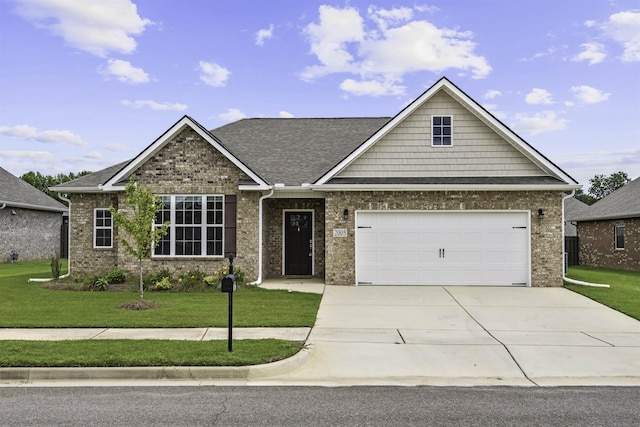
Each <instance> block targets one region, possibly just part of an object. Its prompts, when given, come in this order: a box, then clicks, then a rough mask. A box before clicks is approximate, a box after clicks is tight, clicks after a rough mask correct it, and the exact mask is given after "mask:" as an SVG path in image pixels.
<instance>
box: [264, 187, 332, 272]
mask: <svg viewBox="0 0 640 427" xmlns="http://www.w3.org/2000/svg"><path fill="white" fill-rule="evenodd" d="M264 208H265V236H266V237H265V248H264V260H265V265H264V270H265V278H273V277H284V276H283V271H282V257H283V255H282V251H283V248H282V238H283V229H282V221H283V217H282V212H283V211H284V210H285V209H286V210H301V211H308V210H313V212H314V222H313V240H314V268H313V271H314V275H313V276H314V277H319V278H324V256H325V250H324V245H325V236H324V200H323V199H267V200H265V206H264Z"/></svg>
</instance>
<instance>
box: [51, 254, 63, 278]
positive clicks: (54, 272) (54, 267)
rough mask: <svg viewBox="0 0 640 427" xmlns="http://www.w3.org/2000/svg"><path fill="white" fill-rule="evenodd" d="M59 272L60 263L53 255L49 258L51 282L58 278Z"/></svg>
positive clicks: (58, 258) (56, 255) (57, 256)
mask: <svg viewBox="0 0 640 427" xmlns="http://www.w3.org/2000/svg"><path fill="white" fill-rule="evenodd" d="M60 270H62V261H61V260H60V256H59V255H58V254H55V255H54V256H52V257H51V277H53V280H58V279H59V278H60Z"/></svg>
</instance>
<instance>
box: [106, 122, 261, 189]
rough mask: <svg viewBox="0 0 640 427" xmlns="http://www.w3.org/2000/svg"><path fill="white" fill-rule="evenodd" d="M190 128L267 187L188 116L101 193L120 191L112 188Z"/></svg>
mask: <svg viewBox="0 0 640 427" xmlns="http://www.w3.org/2000/svg"><path fill="white" fill-rule="evenodd" d="M187 126H188V127H190V128H191V129H193V130H194V131H196V132H197V133H198V135H200V136H201V137H202V138H203V139H204V140H205V141H207V142H208V143H209V144H211V146H213V147H214V148H215V149H216V150H218V151H219V152H220V153H221V154H222V155H223V156H225V157H226V158H227V159H229V160H230V161H231V162H232V163H233V164H234V165H236V166H237V167H238V168H239V169H240V170H242V172H244V173H245V174H247V175H248V176H249V177H250V178H251V179H253V180H254V181H256V182H257V183H258V184H259V185H260V186H265V187H268V184H267V183H266V182H264V181H263V180H262V178H260V177H259V176H258V175H256V174H255V173H254V172H253V171H252V170H251V169H249V168H248V167H247V166H246V165H245V164H244V163H242V162H241V161H240V160H238V159H237V158H236V157H235V156H234V155H232V154H231V153H230V152H229V151H227V149H226V148H225V147H223V146H222V145H221V144H220V143H219V142H218V141H217V140H216V139H215V138H214V137H213V136H212V135H211V134H210V133H209V132H206V131H205V130H204V128H203V127H202V126H201V125H200V124H198V123H197V122H196V121H195V120H193V119H192V118H191V117H189V116H184V117H183V118H182V119H180V120H179V121H178V122H177V123H176V124H174V125H173V126H172V127H171V128H169V129H168V130H167V131H166V132H165V133H163V134H162V135H161V136H160V137H159V138H158V139H156V140H155V141H154V142H153V143H152V144H151V145H149V146H148V147H147V148H146V149H144V150H143V151H142V152H141V153H140V154H138V156H137V157H136V158H135V159H133V161H131V162H130V163H129V164H128V165H127V166H125V167H124V168H123V169H121V170H120V171H119V172H118V173H117V174H115V175H114V176H113V177H111V179H109V180H108V181H107V182H106V183H105V184H104V185H103V186H102V189H103V191H121V190H122V188H121V187H120V186H118V187H115V188H114V184H116V183H117V182H119V181H121V180H122V179H124V178H125V177H126V176H128V175H129V174H131V173H132V172H133V171H135V170H136V169H138V167H140V165H142V164H144V163H145V162H146V161H147V160H149V159H150V158H151V157H153V156H154V155H155V154H156V153H157V152H158V151H160V149H161V148H162V147H164V145H165V144H166V143H167V142H168V141H169V140H170V139H171V138H173V137H174V136H175V135H177V134H178V133H180V132H182V130H184V128H186V127H187Z"/></svg>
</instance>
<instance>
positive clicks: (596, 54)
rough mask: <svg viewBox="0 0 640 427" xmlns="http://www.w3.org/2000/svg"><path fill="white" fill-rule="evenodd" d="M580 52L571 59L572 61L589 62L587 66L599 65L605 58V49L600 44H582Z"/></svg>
mask: <svg viewBox="0 0 640 427" xmlns="http://www.w3.org/2000/svg"><path fill="white" fill-rule="evenodd" d="M580 47H581V48H582V52H580V53H579V54H577V55H576V56H574V57H573V58H571V60H572V61H576V62H578V61H589V65H593V64H599V63H600V62H602V61H604V58H606V57H607V53H606V51H605V47H604V45H603V44H602V43H595V42H593V43H582V44H581V45H580Z"/></svg>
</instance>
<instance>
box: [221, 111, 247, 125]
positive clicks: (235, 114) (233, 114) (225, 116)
mask: <svg viewBox="0 0 640 427" xmlns="http://www.w3.org/2000/svg"><path fill="white" fill-rule="evenodd" d="M218 117H219V118H220V119H222V120H225V121H228V122H235V121H237V120H240V119H246V118H247V115H246V114H245V113H243V112H242V111H240V110H239V109H237V108H229V109H228V110H227V112H226V113H221V114H218Z"/></svg>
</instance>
